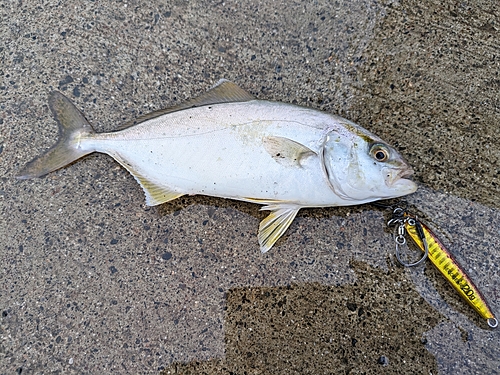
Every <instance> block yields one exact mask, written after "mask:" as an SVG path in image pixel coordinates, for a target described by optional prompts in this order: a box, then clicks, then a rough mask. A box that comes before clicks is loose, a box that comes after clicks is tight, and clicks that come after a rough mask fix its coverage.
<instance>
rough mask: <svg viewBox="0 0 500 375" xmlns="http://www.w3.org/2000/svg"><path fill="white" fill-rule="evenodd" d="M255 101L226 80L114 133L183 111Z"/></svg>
mask: <svg viewBox="0 0 500 375" xmlns="http://www.w3.org/2000/svg"><path fill="white" fill-rule="evenodd" d="M254 99H255V97H254V96H253V95H252V94H249V93H248V92H246V91H245V90H243V89H242V88H241V87H239V86H238V85H236V84H235V83H233V82H230V81H228V80H226V79H221V80H220V81H219V82H217V83H216V84H215V86H214V87H212V88H211V89H210V90H208V91H207V92H206V93H204V94H202V95H200V96H198V97H196V98H193V99H189V100H188V101H186V102H184V103H181V104H178V105H175V106H173V107H169V108H165V109H160V110H158V111H154V112H151V113H148V114H147V115H143V116H140V117H138V118H136V119H135V120H132V121H129V122H126V123H125V124H123V125H121V126H119V127H118V128H116V129H114V130H113V131H119V130H123V129H127V128H130V127H131V126H134V125H137V124H139V123H141V122H144V121H147V120H151V119H153V118H156V117H160V116H163V115H165V114H167V113H172V112H177V111H182V110H183V109H188V108H193V107H202V106H205V105H211V104H221V103H235V102H247V101H249V100H254Z"/></svg>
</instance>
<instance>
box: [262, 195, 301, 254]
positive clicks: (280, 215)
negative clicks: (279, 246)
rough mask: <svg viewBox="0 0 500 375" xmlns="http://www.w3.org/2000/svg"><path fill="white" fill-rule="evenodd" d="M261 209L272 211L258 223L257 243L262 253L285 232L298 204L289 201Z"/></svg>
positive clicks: (297, 210) (293, 217) (297, 209)
mask: <svg viewBox="0 0 500 375" xmlns="http://www.w3.org/2000/svg"><path fill="white" fill-rule="evenodd" d="M261 210H269V211H272V212H271V213H270V214H269V216H268V217H266V218H265V219H264V220H262V221H261V223H260V225H259V234H258V238H259V244H260V251H261V252H262V253H265V252H267V251H268V250H269V249H270V248H271V247H272V246H273V245H274V244H275V243H276V241H278V239H279V238H280V237H281V236H282V235H283V233H285V231H286V230H287V229H288V227H289V226H290V224H292V221H293V219H295V216H296V215H297V212H299V210H300V206H296V205H293V204H289V203H282V204H271V205H268V206H264V207H262V208H261Z"/></svg>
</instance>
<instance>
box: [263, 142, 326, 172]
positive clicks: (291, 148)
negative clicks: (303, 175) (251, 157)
mask: <svg viewBox="0 0 500 375" xmlns="http://www.w3.org/2000/svg"><path fill="white" fill-rule="evenodd" d="M263 143H264V148H265V149H266V151H267V152H268V153H269V155H271V156H272V157H273V159H274V160H276V161H277V162H278V163H280V164H282V165H285V166H290V167H300V166H301V165H300V162H301V160H303V159H304V158H306V157H308V156H311V155H317V154H316V152H314V151H313V150H311V149H310V148H309V147H306V146H304V145H303V144H300V143H298V142H295V141H292V140H291V139H288V138H284V137H273V136H269V137H265V138H264V139H263Z"/></svg>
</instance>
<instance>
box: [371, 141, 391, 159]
mask: <svg viewBox="0 0 500 375" xmlns="http://www.w3.org/2000/svg"><path fill="white" fill-rule="evenodd" d="M370 155H371V156H372V157H373V158H374V159H375V160H377V161H379V162H384V161H387V159H389V150H388V149H387V147H385V146H384V145H381V144H378V143H377V144H375V145H373V146H372V147H371V149H370Z"/></svg>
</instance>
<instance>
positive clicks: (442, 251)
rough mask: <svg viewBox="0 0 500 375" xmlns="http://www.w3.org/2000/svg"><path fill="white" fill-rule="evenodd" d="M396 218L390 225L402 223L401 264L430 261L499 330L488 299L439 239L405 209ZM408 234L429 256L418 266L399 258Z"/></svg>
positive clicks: (398, 212)
mask: <svg viewBox="0 0 500 375" xmlns="http://www.w3.org/2000/svg"><path fill="white" fill-rule="evenodd" d="M394 215H395V217H394V218H393V219H392V220H390V221H389V224H395V223H398V224H399V227H398V228H397V230H398V235H397V236H396V256H397V258H398V260H399V261H400V262H401V264H403V265H405V266H415V265H417V264H420V263H421V262H423V261H424V260H425V258H426V257H428V258H429V259H430V260H431V262H432V264H434V266H435V267H436V268H437V269H438V270H439V272H441V273H442V274H443V276H444V277H445V278H446V280H448V281H449V282H450V284H451V285H452V286H453V288H455V290H456V291H457V292H458V293H459V294H460V295H461V296H462V298H464V299H465V300H466V301H467V303H469V305H471V306H472V308H473V309H474V310H476V311H477V312H478V313H479V315H481V317H483V318H484V319H486V322H487V323H488V326H490V327H491V328H496V327H498V320H497V319H496V318H495V315H493V313H492V312H491V309H490V307H489V306H488V303H487V302H486V299H485V298H484V297H483V295H482V294H481V292H480V291H479V290H478V288H477V287H476V286H475V285H474V283H473V282H472V280H471V279H470V278H469V276H468V275H467V273H466V272H465V271H464V270H463V269H462V267H461V266H460V264H459V263H458V262H457V261H456V260H455V259H454V258H453V256H452V255H451V254H450V252H449V251H448V250H447V249H446V247H445V246H444V245H443V244H442V243H441V241H439V239H438V238H437V236H436V235H435V234H434V233H433V232H432V231H431V230H430V229H429V227H427V226H426V225H425V224H424V223H422V222H421V221H420V220H418V219H417V217H416V216H414V215H411V214H409V213H407V212H405V211H404V210H402V209H401V208H397V209H396V210H394ZM405 231H406V232H407V233H408V235H409V236H410V237H411V239H412V240H413V242H414V243H415V244H416V245H417V246H418V247H419V248H420V249H421V250H422V251H423V252H424V253H425V255H424V256H423V257H422V259H420V260H419V261H418V262H415V263H412V264H406V263H404V262H403V261H402V260H401V258H400V256H399V246H400V245H403V244H404V243H405V242H406V241H405V240H404V232H405Z"/></svg>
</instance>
